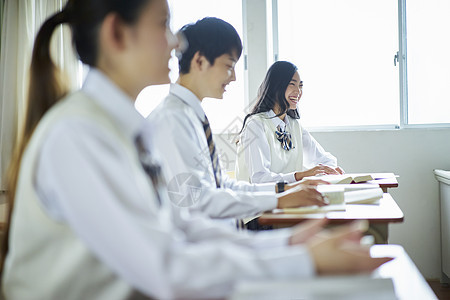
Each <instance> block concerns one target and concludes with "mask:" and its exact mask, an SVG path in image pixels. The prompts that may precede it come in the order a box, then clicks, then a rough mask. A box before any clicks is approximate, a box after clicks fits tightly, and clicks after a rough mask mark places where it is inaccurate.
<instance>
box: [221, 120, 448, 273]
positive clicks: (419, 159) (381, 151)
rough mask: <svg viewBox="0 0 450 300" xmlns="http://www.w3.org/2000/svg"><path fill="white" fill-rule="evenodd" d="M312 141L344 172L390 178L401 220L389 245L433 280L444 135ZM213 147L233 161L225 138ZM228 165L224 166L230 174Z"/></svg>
mask: <svg viewBox="0 0 450 300" xmlns="http://www.w3.org/2000/svg"><path fill="white" fill-rule="evenodd" d="M313 135H314V137H315V138H316V139H317V140H318V141H319V142H320V144H321V145H322V146H323V147H324V148H325V149H326V150H327V151H329V152H331V153H333V154H334V155H335V156H336V157H337V158H338V162H339V164H340V166H342V167H343V168H344V169H345V170H346V171H347V172H394V173H395V174H398V175H400V177H399V178H398V182H399V187H398V188H397V189H390V193H391V195H392V196H393V198H394V199H395V200H396V201H397V204H398V205H399V206H400V208H401V209H402V211H403V213H404V214H405V219H404V222H403V223H401V224H392V225H390V226H389V233H390V236H389V242H390V243H393V244H400V245H402V246H403V247H404V248H405V249H406V251H407V252H408V254H409V255H410V257H411V258H412V260H413V261H414V262H415V263H416V265H417V267H418V268H419V270H420V271H421V272H422V274H423V275H424V276H425V277H426V278H429V279H436V278H439V277H440V275H441V269H440V223H439V222H440V215H439V190H438V183H437V181H436V180H435V178H434V175H433V169H439V168H440V169H447V170H450V129H403V130H387V131H344V132H315V133H313ZM215 141H216V143H217V145H218V147H220V148H221V149H223V150H224V151H225V153H226V154H227V156H228V158H233V157H234V153H233V150H232V149H233V148H232V147H230V146H229V145H227V144H226V143H227V142H226V138H225V137H222V136H217V137H216V138H215ZM233 160H234V159H231V162H230V163H228V168H229V169H234V161H233Z"/></svg>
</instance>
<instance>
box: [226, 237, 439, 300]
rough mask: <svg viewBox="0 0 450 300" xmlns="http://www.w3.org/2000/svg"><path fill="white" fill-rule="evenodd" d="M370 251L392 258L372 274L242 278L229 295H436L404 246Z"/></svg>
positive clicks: (238, 299) (238, 298) (241, 299)
mask: <svg viewBox="0 0 450 300" xmlns="http://www.w3.org/2000/svg"><path fill="white" fill-rule="evenodd" d="M371 254H372V256H373V257H382V256H390V257H395V259H394V260H392V261H390V262H388V263H386V264H384V265H382V266H381V267H379V268H378V269H377V270H375V271H374V272H372V273H371V274H363V275H353V276H319V277H316V278H309V279H298V280H295V279H290V280H282V281H273V280H271V281H257V282H242V283H240V284H238V285H237V286H236V288H235V290H234V293H233V295H232V296H231V298H230V299H232V300H248V299H259V300H263V299H264V300H265V299H280V300H284V299H365V300H366V299H377V300H378V299H401V300H402V299H408V300H409V299H427V300H428V299H429V300H433V299H437V297H436V295H435V294H434V293H433V291H432V290H431V288H430V287H429V285H428V284H427V282H426V281H425V279H424V278H423V276H422V275H421V274H420V272H419V270H418V269H417V268H416V266H415V265H414V263H413V262H412V260H411V259H410V258H409V256H408V254H406V252H405V250H404V249H403V247H401V246H399V245H375V246H373V247H372V248H371Z"/></svg>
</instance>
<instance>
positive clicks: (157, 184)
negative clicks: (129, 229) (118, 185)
mask: <svg viewBox="0 0 450 300" xmlns="http://www.w3.org/2000/svg"><path fill="white" fill-rule="evenodd" d="M134 142H135V145H136V148H137V150H138V156H139V161H140V162H141V165H142V168H143V169H144V171H145V173H147V175H148V177H150V180H151V181H152V184H153V188H154V190H155V192H156V199H157V200H158V204H159V205H161V197H162V195H163V194H164V193H163V192H162V190H163V188H164V179H163V178H162V175H161V166H160V165H159V164H158V163H157V162H156V161H155V159H154V158H153V156H152V155H151V153H150V151H149V150H148V149H147V147H145V144H144V141H143V139H142V136H141V135H138V136H137V137H136V139H135V141H134Z"/></svg>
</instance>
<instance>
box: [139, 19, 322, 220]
mask: <svg viewBox="0 0 450 300" xmlns="http://www.w3.org/2000/svg"><path fill="white" fill-rule="evenodd" d="M180 31H181V33H182V34H183V35H184V36H185V38H186V40H187V43H188V48H187V49H186V50H185V51H184V53H183V54H182V56H181V58H180V60H179V66H180V77H179V79H178V81H177V83H175V84H172V85H171V87H170V93H169V95H168V96H167V97H166V99H165V100H164V101H163V102H162V103H161V104H160V105H159V106H158V107H157V108H156V109H155V110H154V111H153V112H152V114H151V115H150V116H149V118H148V120H149V121H150V123H151V125H152V128H153V129H154V132H153V134H152V138H153V139H154V143H155V144H156V145H158V148H159V149H160V150H161V152H162V153H164V154H165V156H164V157H163V159H164V166H165V167H166V170H165V171H166V172H165V174H166V179H167V182H168V185H169V193H170V195H171V199H172V201H173V202H174V203H175V204H176V205H179V206H184V207H186V206H188V207H189V208H190V210H191V211H200V212H202V213H205V214H206V215H208V216H209V217H211V218H244V217H249V216H254V215H256V214H258V213H261V212H263V211H266V210H271V209H274V208H277V207H279V208H280V207H281V208H284V207H298V206H304V205H320V206H322V205H325V202H324V200H323V198H322V196H321V195H320V193H318V192H317V190H316V189H315V188H314V187H313V186H312V185H308V184H303V185H301V186H298V187H296V185H287V184H285V183H284V182H280V183H278V184H274V183H269V184H249V183H247V182H243V181H236V180H233V179H230V178H228V176H227V175H226V174H225V172H223V171H222V169H221V167H220V163H219V162H218V158H217V149H216V147H215V145H214V140H213V138H212V136H211V129H210V125H209V121H208V119H207V117H206V115H205V112H204V111H203V109H202V107H201V101H202V100H203V99H204V98H205V97H212V98H219V99H221V98H223V94H224V92H225V88H226V86H227V85H228V84H229V83H231V82H232V81H235V80H236V77H235V71H234V67H235V64H236V62H237V61H238V59H239V57H240V55H241V52H242V43H241V40H240V38H239V35H238V33H237V32H236V30H235V29H234V28H233V26H231V25H230V24H228V23H227V22H225V21H223V20H220V19H217V18H204V19H202V20H200V21H198V22H196V23H195V24H188V25H186V26H184V27H183V28H182V29H181V30H180ZM318 182H320V181H316V182H310V184H317V183H318ZM292 187H296V188H295V189H291V188H292ZM289 189H291V190H289ZM284 190H289V191H287V192H285V193H282V194H276V193H275V191H277V192H283V191H284Z"/></svg>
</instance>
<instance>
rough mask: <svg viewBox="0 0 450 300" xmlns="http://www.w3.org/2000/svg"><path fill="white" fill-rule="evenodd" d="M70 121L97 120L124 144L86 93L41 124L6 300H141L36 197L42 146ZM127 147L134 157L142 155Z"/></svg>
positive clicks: (24, 172) (14, 235) (21, 193)
mask: <svg viewBox="0 0 450 300" xmlns="http://www.w3.org/2000/svg"><path fill="white" fill-rule="evenodd" d="M70 116H75V117H77V118H80V117H82V118H87V119H91V120H95V122H97V123H98V124H100V125H101V126H104V127H105V128H107V129H108V130H110V131H111V132H113V133H114V134H115V135H116V136H117V137H118V138H119V139H122V138H124V137H123V136H122V133H121V132H120V131H118V130H117V128H116V125H115V124H114V123H113V122H112V121H111V119H110V118H109V116H108V115H106V113H105V112H104V111H103V110H102V109H101V108H100V107H99V106H97V104H96V103H95V102H94V101H92V100H91V99H89V98H88V97H87V96H86V95H85V94H83V93H82V92H77V93H74V94H72V95H71V96H69V97H68V98H67V99H66V100H63V101H61V102H60V103H59V104H57V105H56V106H55V107H54V108H52V110H51V111H50V112H49V113H47V114H46V115H45V117H44V118H43V119H42V120H41V122H40V123H39V125H38V127H37V128H36V130H35V132H34V134H33V136H32V139H31V140H30V142H29V144H28V146H27V149H26V151H25V153H24V155H23V158H22V163H21V167H20V176H19V181H18V185H17V191H16V200H15V207H14V212H13V215H12V223H11V231H10V239H9V245H10V248H9V253H8V255H7V258H6V263H5V270H4V273H3V278H2V284H3V291H4V294H5V296H6V299H20V300H22V299H65V300H68V299H74V300H75V299H77V300H78V299H105V300H111V299H138V298H141V297H142V295H140V294H138V293H136V292H134V291H133V288H132V287H131V286H130V285H129V284H127V283H126V282H124V281H123V280H122V279H120V278H118V277H117V276H116V275H115V274H114V273H113V272H112V271H111V270H110V269H109V268H108V267H107V266H105V265H104V264H103V263H102V262H100V261H99V260H98V259H97V258H96V257H94V255H93V254H92V253H91V252H90V250H89V249H88V248H87V247H86V246H85V245H84V244H83V242H82V241H81V240H80V239H79V238H78V237H77V236H76V235H75V233H74V232H73V231H72V230H71V228H70V227H69V226H68V225H66V224H65V223H62V222H57V221H55V220H53V219H51V218H49V217H48V216H47V214H46V212H45V210H44V208H43V207H42V206H41V203H40V201H39V199H38V196H37V195H36V191H35V189H34V185H33V182H34V176H35V174H36V163H37V159H38V155H39V152H40V149H41V147H42V140H43V139H44V137H45V136H46V135H47V133H48V130H49V129H51V128H52V125H53V124H54V123H56V122H58V121H59V120H61V119H64V118H67V117H70ZM123 144H124V149H128V150H129V151H128V153H127V154H128V155H130V156H133V155H136V154H133V153H134V152H135V151H134V150H133V149H131V147H130V146H128V145H126V143H125V142H124V143H123ZM128 144H130V143H128ZM130 159H133V158H132V157H130ZM139 172H142V171H140V170H136V174H138V173H139Z"/></svg>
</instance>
